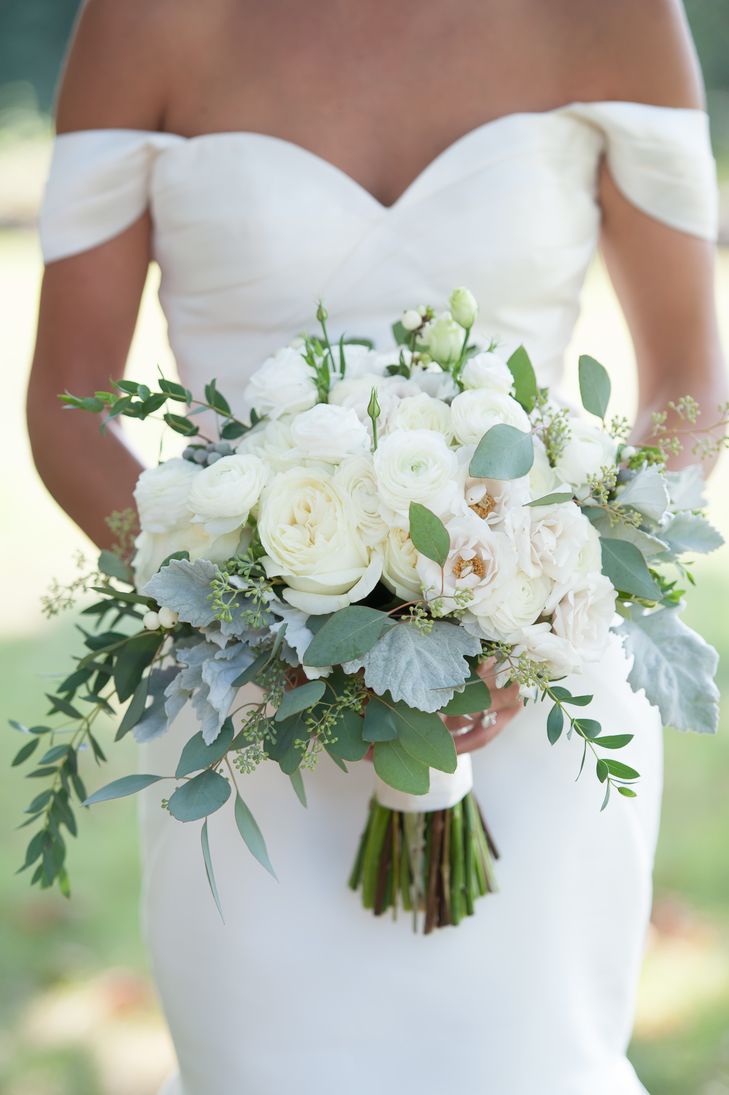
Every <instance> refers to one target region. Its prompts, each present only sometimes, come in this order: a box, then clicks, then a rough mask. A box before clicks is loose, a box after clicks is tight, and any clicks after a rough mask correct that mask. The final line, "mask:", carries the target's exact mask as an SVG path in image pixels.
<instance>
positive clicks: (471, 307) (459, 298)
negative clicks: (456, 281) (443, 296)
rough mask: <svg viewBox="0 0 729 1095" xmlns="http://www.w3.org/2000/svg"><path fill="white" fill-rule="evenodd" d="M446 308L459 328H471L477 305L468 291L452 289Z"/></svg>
mask: <svg viewBox="0 0 729 1095" xmlns="http://www.w3.org/2000/svg"><path fill="white" fill-rule="evenodd" d="M448 307H449V308H450V310H451V315H452V316H453V318H454V319H455V321H456V323H459V324H460V325H461V327H465V328H469V327H473V325H474V323H475V322H476V316H477V315H478V304H477V303H476V298H475V297H474V295H473V293H472V292H471V290H470V289H465V288H463V287H461V288H458V289H454V290H453V292H452V293H451V295H450V298H449V300H448Z"/></svg>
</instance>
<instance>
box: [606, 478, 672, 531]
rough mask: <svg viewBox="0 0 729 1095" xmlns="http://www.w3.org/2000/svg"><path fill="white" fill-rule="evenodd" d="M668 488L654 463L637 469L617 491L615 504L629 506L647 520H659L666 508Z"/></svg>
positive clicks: (661, 518)
mask: <svg viewBox="0 0 729 1095" xmlns="http://www.w3.org/2000/svg"><path fill="white" fill-rule="evenodd" d="M668 503H669V496H668V488H667V486H666V484H665V482H664V479H663V475H662V473H661V472H660V471H659V470H658V468H657V467H656V466H655V465H654V464H649V465H648V467H646V468H641V469H640V471H637V472H636V473H635V475H634V476H633V478H632V479H629V480H628V482H627V483H626V484H625V486H623V487H621V488H620V490H619V491H618V494H617V498H616V504H617V505H618V506H630V508H631V509H634V510H637V511H638V513H640V514H642V515H643V517H647V518H648V520H649V521H656V522H660V521H662V520H663V517H664V514H665V513H666V510H667V509H668Z"/></svg>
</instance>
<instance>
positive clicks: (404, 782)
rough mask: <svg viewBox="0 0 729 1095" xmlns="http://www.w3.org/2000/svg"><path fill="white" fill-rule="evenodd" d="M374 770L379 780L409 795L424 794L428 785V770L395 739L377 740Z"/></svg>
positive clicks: (425, 765) (426, 766)
mask: <svg viewBox="0 0 729 1095" xmlns="http://www.w3.org/2000/svg"><path fill="white" fill-rule="evenodd" d="M374 764H375V771H376V772H377V775H378V776H379V777H380V779H381V780H384V782H385V783H387V784H389V786H390V787H394V788H395V789H396V790H398V791H405V792H406V793H407V794H409V795H424V794H425V793H426V791H427V790H428V788H429V787H430V770H429V768H428V765H427V764H422V763H421V762H420V761H418V760H416V759H415V758H414V757H412V756H411V755H410V753H408V752H406V750H405V749H403V747H402V745H400V743H399V742H397V741H378V742H377V743H376V745H375V748H374Z"/></svg>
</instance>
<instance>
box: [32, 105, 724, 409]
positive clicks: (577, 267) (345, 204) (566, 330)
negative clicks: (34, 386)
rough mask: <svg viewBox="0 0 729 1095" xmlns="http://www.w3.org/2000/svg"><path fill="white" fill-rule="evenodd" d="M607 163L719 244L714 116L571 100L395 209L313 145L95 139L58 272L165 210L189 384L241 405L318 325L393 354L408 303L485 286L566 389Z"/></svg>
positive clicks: (241, 136) (422, 179) (157, 220)
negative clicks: (294, 341)
mask: <svg viewBox="0 0 729 1095" xmlns="http://www.w3.org/2000/svg"><path fill="white" fill-rule="evenodd" d="M603 154H605V156H606V158H607V162H608V165H609V168H610V171H611V174H612V176H613V178H614V179H615V181H616V183H617V185H618V187H619V188H620V190H621V191H622V192H623V194H624V195H625V196H626V197H627V198H628V199H629V200H630V201H631V202H632V203H633V204H634V205H635V206H637V207H638V208H639V209H641V210H642V211H643V212H645V213H647V214H649V215H650V216H653V217H655V218H657V219H658V220H660V221H662V222H664V223H666V224H667V225H669V226H671V227H672V228H675V229H678V230H680V231H683V232H688V233H691V234H692V235H696V236H699V237H702V238H705V239H712V238H714V237H715V234H716V223H717V200H716V184H715V164H714V160H713V157H712V153H711V146H710V142H709V131H708V121H707V116H706V114H705V113H704V112H703V111H699V110H689V109H678V108H671V107H660V106H653V105H647V104H642V103H631V102H593V103H572V104H569V105H567V106H564V107H561V108H558V109H556V110H552V111H547V112H540V113H515V114H510V115H507V116H505V117H503V118H498V119H496V120H494V121H490V122H487V123H485V124H484V125H481V126H478V127H477V128H475V129H473V130H471V131H470V132H469V133H467V134H465V135H464V136H462V137H460V138H459V139H458V140H456V141H455V142H454V143H453V144H451V145H450V146H449V147H448V148H446V149H445V150H444V151H443V152H441V153H440V155H438V156H437V157H436V158H435V159H434V160H433V161H432V162H431V163H430V164H429V165H428V166H427V167H426V168H425V169H424V170H423V171H422V172H421V173H420V174H419V175H418V176H417V178H416V179H415V180H414V181H413V182H412V183H411V184H410V186H408V187H407V189H406V190H405V192H404V193H403V194H402V195H401V196H400V198H399V199H398V200H397V201H396V202H395V203H394V204H393V205H392V206H384V205H382V204H381V203H380V202H379V201H378V200H377V199H376V198H374V197H373V196H372V195H371V194H370V193H369V192H368V191H367V190H366V189H364V187H363V186H361V185H360V184H359V183H357V182H356V181H355V180H354V179H352V178H351V177H350V176H348V175H347V174H346V173H345V172H343V171H342V170H340V169H339V168H337V167H335V166H334V165H332V164H330V163H329V162H327V161H326V160H323V159H321V158H320V157H319V156H317V155H315V154H314V153H312V152H310V151H308V150H306V149H305V148H303V147H301V146H299V145H296V144H293V143H292V142H290V141H287V140H284V139H282V138H278V137H273V136H269V135H266V134H261V133H255V132H224V133H212V134H205V135H202V136H198V137H191V138H184V137H180V136H176V135H174V134H169V133H152V132H144V131H136V130H122V129H115V130H88V131H82V132H74V133H68V134H63V135H62V136H59V137H57V138H56V141H55V146H54V153H53V159H52V165H51V171H50V177H49V180H48V186H47V189H46V196H45V201H44V204H43V208H42V210H41V217H40V234H41V243H42V248H43V253H44V257H45V259H46V261H47V262H53V261H55V260H57V259H61V258H64V257H66V256H68V255H73V254H77V253H79V252H81V251H84V250H86V249H89V248H92V247H94V246H96V245H97V244H100V243H103V242H104V241H106V240H109V239H111V238H112V237H113V236H115V235H116V234H118V233H119V232H121V231H123V230H124V229H125V228H127V227H128V226H129V225H131V224H132V223H133V222H134V221H135V220H136V219H137V218H138V217H139V216H140V215H141V214H142V213H143V212H144V210H145V209H146V208H147V207H149V208H150V210H151V215H152V221H153V254H154V258H155V259H156V260H157V262H158V263H159V265H160V268H161V285H160V299H161V303H162V307H163V309H164V312H165V315H166V317H167V322H168V328H169V338H170V343H171V346H172V350H173V352H174V354H175V357H176V360H177V363H178V368H179V371H180V375H181V376H182V377H183V379H184V380H185V382H186V383H188V384H190V385H191V386H192V387H193V388H198V387H199V386H200V385H202V383H203V382H204V381H206V380H208V379H209V378H210V377H211V376H213V375H214V376H215V377H217V379H218V381H219V382H220V384H221V387H222V388H223V390H224V391H225V392H226V393H227V394H228V395H229V398H232V401H233V402H234V403H235V402H236V395H237V393H238V392H239V390H240V388H241V387H242V386H243V384H244V382H245V378H246V376H247V375H248V374H250V372H251V371H252V370H253V369H254V368H255V367H256V366H257V365H258V364H259V363H260V362H261V361H262V360H263V358H264V357H266V356H267V354H268V353H270V352H271V351H272V350H274V349H276V348H277V347H278V346H280V345H281V344H282V343H283V342H286V341H288V340H289V339H290V338H291V337H293V336H295V335H297V334H299V333H301V332H302V331H312V330H313V329H314V326H315V324H314V319H313V316H314V310H315V302H316V300H317V299H319V298H321V299H323V300H324V302H325V304H326V306H327V308H328V310H329V314H330V324H329V326H330V332H331V333H333V334H335V335H337V336H338V335H339V334H340V333H341V332H342V331H345V332H347V333H348V334H350V335H368V336H370V337H372V336H374V337H375V338H376V340H377V343H378V345H380V346H381V345H384V344H386V343H387V342H388V341H389V340H390V331H389V327H390V323H391V322H392V320H393V319H394V318H395V317H396V316H397V314H398V313H399V311H400V310H401V309H402V308H403V307H406V306H411V305H417V304H418V303H421V302H432V303H435V304H438V303H439V302H442V301H444V300H445V299H446V297H447V295H448V293H449V292H450V290H451V288H452V287H453V286H455V285H462V284H463V285H468V286H469V288H471V290H472V291H473V292H474V293H475V295H476V297H477V299H478V301H479V303H480V306H481V312H480V318H479V330H478V332H477V333H478V334H479V335H481V337H483V338H485V339H489V338H491V337H496V338H498V339H499V340H500V342H501V344H502V345H503V346H504V348H505V349H506V350H509V349H511V348H513V347H514V346H516V345H518V344H519V343H521V342H523V343H524V344H525V345H526V346H527V348H528V350H529V352H530V354H531V356H532V358H533V360H534V362H535V364H536V366H537V371H538V373H539V376H540V379H541V380H542V381H543V382H544V383H554V382H555V381H556V380H557V379H558V378H559V375H560V371H561V366H562V357H563V353H564V350H565V347H566V345H567V343H568V341H569V339H570V336H571V334H572V330H573V327H574V323H575V321H576V318H577V314H578V307H579V294H580V288H581V285H582V282H583V279H584V276H585V272H586V270H587V267H588V264H589V262H590V259H591V258H592V256H593V254H594V252H595V248H596V245H597V240H598V234H599V227H600V209H599V206H598V203H597V193H596V184H597V174H598V166H599V163H600V160H601V157H602V155H603Z"/></svg>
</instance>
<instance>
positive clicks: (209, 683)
mask: <svg viewBox="0 0 729 1095" xmlns="http://www.w3.org/2000/svg"><path fill="white" fill-rule="evenodd" d="M177 657H178V661H179V662H181V663H182V666H183V668H182V669H181V670H180V672H179V673H178V675H177V676H176V677H175V679H174V680H173V681H172V682H171V683H170V685H169V686H168V687H167V688H166V690H165V710H166V713H167V718H168V719H169V721H170V722H171V721H172V719H174V718H175V717H176V715H177V714H179V712H180V711H181V710H182V708H183V707H184V705H185V704H186V703H187V702H188V701H191V702H192V706H193V709H194V711H195V714H196V715H197V719H198V722H199V723H200V729H201V731H202V736H203V740H204V741H205V742H206V744H208V745H209V744H210V742H212V741H215V739H216V737H217V736H218V734H219V733H220V728H221V726H222V725H223V723H224V722H225V720H226V718H227V717H228V713H229V711H230V708H231V704H232V703H233V698H234V696H235V693H236V689H235V688H233V681H234V680H235V679H236V677H238V676H240V674H241V673H242V672H243V670H244V669H247V668H248V666H249V665H250V664H251V663H252V662H253V659H254V654H253V652H252V651H251V649H250V647H249V646H248V644H247V643H240V642H235V643H230V644H229V645H228V646H226V647H223V648H222V649H221V648H220V647H218V646H216V645H215V644H214V643H208V642H200V643H197V644H195V646H190V647H187V648H186V649H184V650H181V651H179V652H178V655H177Z"/></svg>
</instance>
